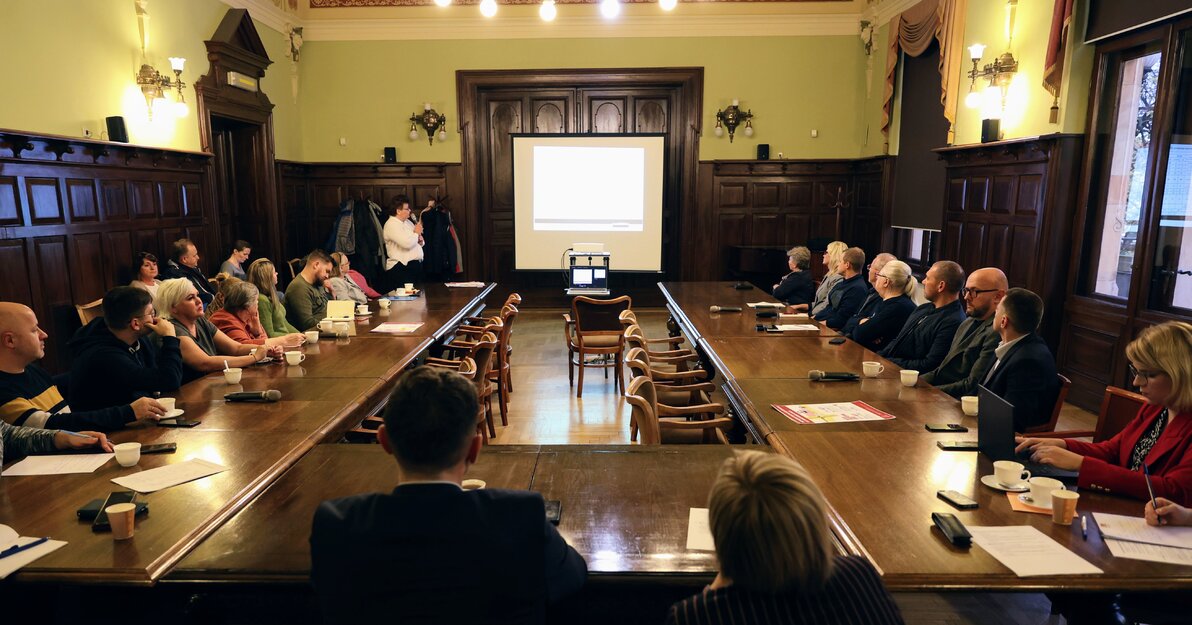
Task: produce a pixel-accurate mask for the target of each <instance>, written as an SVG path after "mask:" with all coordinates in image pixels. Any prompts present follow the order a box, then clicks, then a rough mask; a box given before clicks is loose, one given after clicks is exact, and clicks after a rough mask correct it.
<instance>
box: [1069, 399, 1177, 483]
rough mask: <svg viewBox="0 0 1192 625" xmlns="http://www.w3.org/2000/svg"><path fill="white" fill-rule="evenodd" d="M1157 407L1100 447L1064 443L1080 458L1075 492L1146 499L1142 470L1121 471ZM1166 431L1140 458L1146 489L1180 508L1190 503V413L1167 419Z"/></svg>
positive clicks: (1144, 411) (1147, 409)
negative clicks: (1145, 468)
mask: <svg viewBox="0 0 1192 625" xmlns="http://www.w3.org/2000/svg"><path fill="white" fill-rule="evenodd" d="M1162 411H1163V406H1156V405H1152V404H1147V405H1145V406H1143V407H1142V408H1141V409H1140V410H1139V411H1138V416H1137V417H1134V419H1133V420H1132V421H1130V423H1128V424H1126V427H1125V428H1124V429H1122V431H1121V432H1119V433H1118V435H1117V436H1114V437H1113V438H1111V439H1109V440H1107V441H1103V442H1100V443H1084V442H1081V441H1076V440H1071V439H1065V441H1066V442H1067V443H1068V449H1069V450H1071V451H1074V452H1076V453H1078V454H1080V455H1082V456H1084V463H1083V464H1081V465H1080V478H1079V482H1078V484H1079V485H1080V487H1081V488H1088V489H1091V490H1096V491H1101V492H1104V493H1115V494H1121V495H1125V496H1127V497H1133V498H1135V499H1141V500H1148V499H1150V494H1149V493H1147V489H1146V479H1145V478H1144V476H1143V474H1142V469H1139V470H1137V471H1131V470H1129V469H1127V468H1126V466H1127V465H1128V464H1129V463H1130V454H1131V453H1133V452H1134V444H1135V443H1137V442H1138V439H1139V438H1141V437H1142V435H1143V434H1144V433H1145V432H1146V431H1147V429H1148V428H1150V426H1151V424H1152V423H1154V421H1155V419H1156V418H1158V416H1159V413H1160V412H1162ZM1167 419H1168V420H1167V427H1165V428H1163V433H1162V434H1160V435H1159V440H1157V441H1155V446H1154V447H1152V448H1151V451H1150V453H1149V454H1147V457H1146V460H1145V462H1146V464H1147V466H1148V467H1149V468H1150V472H1151V488H1153V489H1155V496H1156V497H1166V498H1168V499H1170V500H1172V501H1174V502H1176V503H1178V504H1181V505H1185V506H1187V505H1190V504H1192V412H1181V413H1179V414H1172V413H1171V412H1170V411H1169V412H1168V415H1167Z"/></svg>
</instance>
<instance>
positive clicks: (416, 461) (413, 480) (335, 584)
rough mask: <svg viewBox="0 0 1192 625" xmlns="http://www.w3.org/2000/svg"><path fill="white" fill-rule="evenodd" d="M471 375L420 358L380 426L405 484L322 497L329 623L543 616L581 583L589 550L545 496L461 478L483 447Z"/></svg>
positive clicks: (316, 536)
mask: <svg viewBox="0 0 1192 625" xmlns="http://www.w3.org/2000/svg"><path fill="white" fill-rule="evenodd" d="M478 408H479V404H478V401H477V399H476V392H475V389H474V387H473V385H472V383H471V382H470V381H468V380H467V379H466V378H464V377H463V376H460V375H459V374H457V373H452V372H450V371H444V370H439V369H433V368H431V367H419V368H417V369H414V370H412V371H410V372H408V373H406V374H405V375H404V376H402V378H401V379H400V380H399V381H398V383H397V386H396V387H395V388H394V389H393V393H392V395H391V396H390V398H389V404H388V406H386V408H385V415H384V420H385V424H384V425H382V426H381V428H380V429H379V431H378V432H377V438H378V439H379V441H380V443H381V446H382V447H384V449H385V451H386V452H388V453H390V454H392V455H393V456H394V457H395V458H396V459H397V465H398V478H399V480H398V486H397V488H395V489H394V490H393V492H391V493H370V494H365V495H354V496H351V497H344V498H341V499H333V500H330V501H324V502H323V503H322V504H320V505H319V508H318V510H316V511H315V518H314V527H313V528H312V530H311V535H310V550H311V581H312V582H313V583H314V586H315V590H316V592H317V593H318V597H319V602H320V605H321V607H322V612H323V620H324V621H325V622H328V623H370V622H371V623H541V622H543V620H544V614H545V609H546V605H547V604H548V603H554V602H557V601H558V600H560V599H562V598H563V597H565V596H567V595H569V594H571V593H574V592H575V591H577V590H578V589H579V588H580V587H581V586H582V585H583V583H584V580H585V578H586V577H587V567H586V565H585V564H584V560H583V558H582V557H581V556H580V555H579V554H578V553H577V552H576V551H575V550H574V549H572V548H571V547H570V546H569V545H568V544H567V543H566V541H564V540H563V538H562V536H560V535H559V532H558V531H557V530H556V529H555V527H554V526H553V525H551V524H550V523H549V522H547V520H546V513H545V508H544V502H543V500H542V495H540V494H538V493H535V492H530V491H512V490H499V489H478V490H464V489H463V488H462V487H461V486H460V483H461V481H462V479H463V476H464V473H465V472H466V471H467V469H468V467H469V466H470V465H472V464H473V463H474V462H475V461H476V457H477V455H478V454H479V453H480V446H481V438H480V436H479V435H478V434H477V433H476V414H477V411H478Z"/></svg>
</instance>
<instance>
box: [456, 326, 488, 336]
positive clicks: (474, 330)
mask: <svg viewBox="0 0 1192 625" xmlns="http://www.w3.org/2000/svg"><path fill="white" fill-rule="evenodd" d="M485 327H487V326H485ZM455 331H456V333H458V334H484V327H481V326H459V327H458V328H456V329H455Z"/></svg>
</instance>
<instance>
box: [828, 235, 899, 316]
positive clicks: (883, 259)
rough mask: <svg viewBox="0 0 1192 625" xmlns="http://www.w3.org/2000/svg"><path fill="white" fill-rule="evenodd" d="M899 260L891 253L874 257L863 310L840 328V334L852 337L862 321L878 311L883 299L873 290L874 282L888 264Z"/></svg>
mask: <svg viewBox="0 0 1192 625" xmlns="http://www.w3.org/2000/svg"><path fill="white" fill-rule="evenodd" d="M892 260H898V257H896V256H894V255H893V254H891V253H889V252H882V253H881V254H878V255H877V256H874V257H873V260H871V261H869V275H868V276H867V277H868V278H869V283H868V284H867V285H865V301H864V302H861V308H860V309H858V310H857V312H855V313H853V316H852V317H849V319H848V321H846V322H844V327H842V328H840V333H841V334H843V335H845V336H851V335H852V333H853V330H855V329H857V326H858V325H860V324H861V320H862V319H868V318H870V317H872V316H873V312H874V310H875V309H877V303H878V302H880V301H882V297H881V296H880V295H878V294H877V290H875V289H874V288H873V282H874V281H875V280H877V275H878V274H879V273H881V272H882V270H883V269H885V268H886V263H888V262H890V261H892Z"/></svg>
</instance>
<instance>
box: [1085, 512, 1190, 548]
mask: <svg viewBox="0 0 1192 625" xmlns="http://www.w3.org/2000/svg"><path fill="white" fill-rule="evenodd" d="M1093 518H1094V519H1096V520H1097V526H1098V527H1100V528H1101V533H1102V534H1103V535H1105V536H1107V537H1109V538H1118V539H1121V540H1128V541H1130V542H1135V543H1149V544H1152V545H1166V546H1168V547H1179V548H1181V549H1192V527H1171V526H1169V525H1162V526H1158V527H1156V526H1154V525H1147V524H1146V519H1144V518H1142V517H1135V516H1122V515H1120V514H1107V513H1105V512H1094V513H1093Z"/></svg>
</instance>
